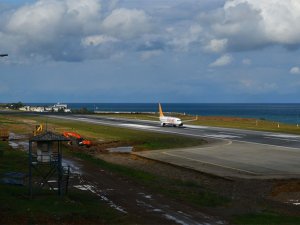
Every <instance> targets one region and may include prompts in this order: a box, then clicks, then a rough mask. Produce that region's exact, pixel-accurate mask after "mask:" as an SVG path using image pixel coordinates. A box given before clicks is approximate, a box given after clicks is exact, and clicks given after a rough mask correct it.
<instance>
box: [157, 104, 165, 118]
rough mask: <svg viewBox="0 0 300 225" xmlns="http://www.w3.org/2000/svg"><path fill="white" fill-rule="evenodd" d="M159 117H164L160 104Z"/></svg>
mask: <svg viewBox="0 0 300 225" xmlns="http://www.w3.org/2000/svg"><path fill="white" fill-rule="evenodd" d="M158 110H159V117H162V116H164V113H163V111H162V108H161V105H160V103H158Z"/></svg>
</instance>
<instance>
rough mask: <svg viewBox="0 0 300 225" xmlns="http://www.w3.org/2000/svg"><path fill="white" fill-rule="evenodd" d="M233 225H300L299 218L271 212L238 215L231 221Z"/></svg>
mask: <svg viewBox="0 0 300 225" xmlns="http://www.w3.org/2000/svg"><path fill="white" fill-rule="evenodd" d="M232 222H233V224H242V225H246V224H249V225H252V224H253V225H257V224H261V225H263V224H265V225H273V224H274V225H275V224H282V225H297V224H300V216H287V215H281V214H277V213H273V212H262V213H256V214H246V215H238V216H235V217H234V219H233V221H232Z"/></svg>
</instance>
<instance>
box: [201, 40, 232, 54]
mask: <svg viewBox="0 0 300 225" xmlns="http://www.w3.org/2000/svg"><path fill="white" fill-rule="evenodd" d="M227 42H228V40H227V39H212V40H210V41H209V43H208V45H207V46H205V50H207V51H210V52H217V53H218V52H222V51H224V50H225V49H226V47H227Z"/></svg>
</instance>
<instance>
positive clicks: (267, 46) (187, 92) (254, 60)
mask: <svg viewBox="0 0 300 225" xmlns="http://www.w3.org/2000/svg"><path fill="white" fill-rule="evenodd" d="M299 18H300V2H299V1H298V0H286V1H281V0H265V1H261V0H230V1H229V0H228V1H226V0H201V1H199V0H151V1H150V0H111V1H106V0H39V1H35V0H31V1H29V0H14V1H11V0H10V1H8V0H7V1H1V3H0V52H3V53H8V54H9V57H6V58H0V102H12V101H23V102H200V103H201V102H205V103H206V102H245V103H247V102H283V103H284V102H300V101H299V98H298V96H299V94H300V55H299V44H300V29H299V25H298V21H299Z"/></svg>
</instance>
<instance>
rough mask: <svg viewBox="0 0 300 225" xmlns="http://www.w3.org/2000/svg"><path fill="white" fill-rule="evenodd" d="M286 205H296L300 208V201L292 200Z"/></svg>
mask: <svg viewBox="0 0 300 225" xmlns="http://www.w3.org/2000/svg"><path fill="white" fill-rule="evenodd" d="M286 203H288V204H292V205H296V206H300V200H297V199H290V200H289V201H287V202H286Z"/></svg>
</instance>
